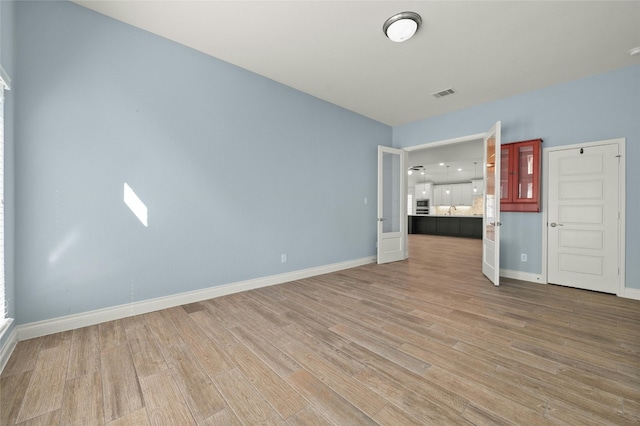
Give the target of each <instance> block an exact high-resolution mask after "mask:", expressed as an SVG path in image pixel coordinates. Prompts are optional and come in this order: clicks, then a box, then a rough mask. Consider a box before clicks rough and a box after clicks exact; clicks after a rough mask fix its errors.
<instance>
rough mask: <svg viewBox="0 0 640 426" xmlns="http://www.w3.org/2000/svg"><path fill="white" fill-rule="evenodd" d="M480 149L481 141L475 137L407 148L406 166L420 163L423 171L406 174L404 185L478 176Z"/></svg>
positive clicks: (460, 179) (481, 170) (480, 170)
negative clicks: (451, 142)
mask: <svg viewBox="0 0 640 426" xmlns="http://www.w3.org/2000/svg"><path fill="white" fill-rule="evenodd" d="M483 150H484V142H483V141H482V139H478V140H473V141H467V142H459V143H455V144H449V145H440V146H437V147H433V148H426V149H421V150H417V151H410V152H409V155H408V158H407V162H408V163H409V165H408V166H407V167H408V168H409V167H414V166H422V167H424V172H425V173H424V175H423V174H422V171H414V172H413V173H412V174H411V175H409V176H408V177H407V181H408V183H407V185H408V186H409V187H411V186H414V185H415V184H416V183H423V182H433V183H436V184H442V183H459V182H469V181H470V180H471V179H482V173H483V168H482V165H483V164H484V163H483V160H482V155H483ZM474 162H475V163H477V164H474ZM441 164H442V165H441ZM447 166H449V167H447ZM458 169H460V170H458Z"/></svg>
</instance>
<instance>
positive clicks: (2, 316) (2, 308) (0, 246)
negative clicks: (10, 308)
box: [0, 67, 10, 335]
mask: <svg viewBox="0 0 640 426" xmlns="http://www.w3.org/2000/svg"><path fill="white" fill-rule="evenodd" d="M8 88H9V78H8V77H7V76H6V73H5V72H4V69H2V67H0V335H1V334H2V333H3V332H4V330H5V328H6V327H7V326H8V325H9V323H10V320H9V319H8V318H7V303H6V302H7V301H6V300H5V285H4V284H5V282H4V91H5V89H8Z"/></svg>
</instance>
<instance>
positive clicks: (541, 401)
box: [0, 235, 640, 425]
mask: <svg viewBox="0 0 640 426" xmlns="http://www.w3.org/2000/svg"><path fill="white" fill-rule="evenodd" d="M480 245H481V241H479V240H475V239H461V238H446V237H436V236H426V235H412V236H410V253H411V258H410V259H409V260H408V261H404V262H396V263H392V264H387V265H380V266H378V265H373V264H372V265H366V266H363V267H359V268H355V269H350V270H345V271H341V272H337V273H332V274H328V275H322V276H318V277H314V278H308V279H304V280H300V281H295V282H291V283H287V284H282V285H278V286H272V287H266V288H262V289H258V290H253V291H249V292H246V293H239V294H234V295H230V296H225V297H221V298H217V299H212V300H207V301H204V302H199V303H193V304H190V305H186V306H181V307H176V308H172V309H166V310H164V311H159V312H153V313H149V314H146V315H140V316H136V317H131V318H126V319H122V320H117V321H112V322H108V323H103V324H100V325H96V326H92V327H86V328H82V329H78V330H73V331H69V332H65V333H59V334H55V335H51V336H46V337H42V338H37V339H31V340H27V341H23V342H20V343H19V344H18V346H17V347H16V350H15V351H14V353H13V355H12V357H11V359H10V360H9V363H8V364H7V366H6V367H5V369H4V371H3V373H2V376H0V393H1V401H0V402H1V405H0V410H1V411H0V423H1V424H2V425H13V424H20V425H38V424H42V425H53V424H62V425H68V424H77V425H101V424H108V425H146V424H166V425H188V424H199V425H235V424H250V425H253V424H288V425H327V424H334V425H356V424H382V425H411V424H416V425H424V424H478V425H484V424H491V425H494V424H514V423H515V424H522V425H534V424H535V425H538V424H569V425H577V424H638V423H639V422H640V301H634V300H628V299H621V298H617V297H615V296H611V295H605V294H599V293H593V292H589V291H584V290H577V289H569V288H564V287H557V286H551V285H540V284H531V283H522V282H516V281H508V280H505V281H504V282H503V285H502V286H500V287H498V288H496V287H494V286H493V285H491V284H490V283H489V282H488V281H487V280H486V279H485V278H484V277H483V276H482V274H481V271H480V250H481V247H480Z"/></svg>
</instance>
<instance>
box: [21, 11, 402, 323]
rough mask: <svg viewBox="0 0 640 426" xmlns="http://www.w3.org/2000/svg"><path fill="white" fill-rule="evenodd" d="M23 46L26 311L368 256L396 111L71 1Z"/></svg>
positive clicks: (127, 298)
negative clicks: (248, 65) (244, 64)
mask: <svg viewBox="0 0 640 426" xmlns="http://www.w3.org/2000/svg"><path fill="white" fill-rule="evenodd" d="M17 50H18V52H19V55H18V61H17V71H18V74H19V76H20V78H19V80H18V79H16V90H15V92H16V95H17V101H16V105H17V108H16V141H17V145H16V193H17V200H16V201H17V204H16V215H17V221H16V222H17V223H16V226H17V231H16V232H17V247H16V250H17V257H16V258H17V261H16V293H17V294H16V296H17V297H16V300H17V320H18V321H17V322H18V323H19V324H24V323H29V322H33V321H38V320H45V319H50V318H54V317H59V316H63V315H69V314H75V313H80V312H85V311H90V310H94V309H98V308H104V307H110V306H115V305H120V304H125V303H128V302H136V301H140V300H145V299H149V298H155V297H159V296H166V295H171V294H176V293H181V292H186V291H191V290H197V289H202V288H207V287H212V286H218V285H222V284H226V283H233V282H237V281H241V280H246V279H251V278H257V277H263V276H269V275H273V274H279V273H285V272H288V271H294V270H300V269H304V268H309V267H314V266H319V265H326V264H331V263H335V262H341V261H347V260H353V259H359V258H363V257H369V256H374V255H375V229H376V222H375V218H376V212H375V199H376V155H377V149H376V147H377V145H390V144H391V134H392V130H391V128H390V127H388V126H386V125H383V124H381V123H378V122H375V121H372V120H369V119H367V118H364V117H362V116H359V115H357V114H354V113H352V112H349V111H346V110H344V109H341V108H339V107H336V106H334V105H331V104H329V103H326V102H323V101H320V100H318V99H316V98H313V97H310V96H308V95H305V94H302V93H300V92H298V91H296V90H293V89H291V88H288V87H285V86H283V85H280V84H277V83H275V82H273V81H271V80H268V79H265V78H262V77H260V76H257V75H255V74H252V73H250V72H247V71H245V70H242V69H239V68H237V67H234V66H232V65H229V64H227V63H225V62H222V61H220V60H217V59H214V58H211V57H208V56H206V55H204V54H201V53H199V52H196V51H194V50H191V49H188V48H185V47H183V46H181V45H178V44H176V43H173V42H170V41H167V40H165V39H162V38H159V37H157V36H154V35H152V34H150V33H146V32H144V31H141V30H138V29H135V28H133V27H130V26H128V25H125V24H122V23H120V22H117V21H115V20H112V19H109V18H106V17H103V16H101V15H99V14H96V13H94V12H91V11H89V10H87V9H85V8H82V7H80V6H77V5H75V4H72V3H67V2H20V3H19V4H18V5H17ZM274 60H277V58H274ZM124 182H127V183H128V184H129V185H130V186H131V187H132V188H133V189H134V191H136V193H137V194H138V195H139V196H140V198H141V199H142V200H143V201H144V202H145V203H146V205H147V207H148V209H149V227H148V228H145V227H143V226H142V225H141V224H140V222H138V220H137V219H136V218H135V217H134V216H133V214H132V213H131V212H130V211H129V210H128V208H127V207H126V206H125V205H124V203H123V200H122V197H123V184H124ZM365 197H366V198H368V200H369V202H368V204H365V203H364V199H365ZM283 253H286V254H287V260H288V261H287V263H284V264H283V263H281V262H280V257H281V254H283Z"/></svg>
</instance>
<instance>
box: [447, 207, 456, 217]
mask: <svg viewBox="0 0 640 426" xmlns="http://www.w3.org/2000/svg"><path fill="white" fill-rule="evenodd" d="M451 209H453V210H456V211H457V210H458V209H456V206H449V210H447V214H448V215H449V216H451Z"/></svg>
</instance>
